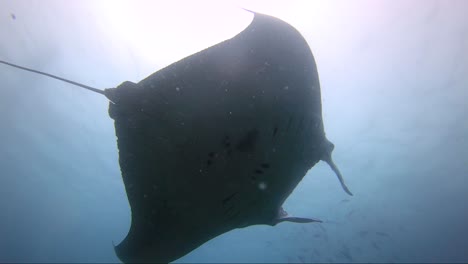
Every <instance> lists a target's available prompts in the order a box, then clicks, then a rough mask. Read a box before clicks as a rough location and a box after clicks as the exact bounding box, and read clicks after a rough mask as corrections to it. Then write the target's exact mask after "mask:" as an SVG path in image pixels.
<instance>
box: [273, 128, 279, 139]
mask: <svg viewBox="0 0 468 264" xmlns="http://www.w3.org/2000/svg"><path fill="white" fill-rule="evenodd" d="M276 133H278V125H275V127H273V138H274V137H275V136H276Z"/></svg>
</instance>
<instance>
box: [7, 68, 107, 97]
mask: <svg viewBox="0 0 468 264" xmlns="http://www.w3.org/2000/svg"><path fill="white" fill-rule="evenodd" d="M0 63H3V64H6V65H8V66H11V67H15V68H18V69H21V70H24V71H30V72H34V73H37V74H41V75H44V76H47V77H50V78H54V79H57V80H60V81H62V82H67V83H70V84H73V85H76V86H79V87H82V88H85V89H88V90H90V91H93V92H95V93H99V94H103V95H104V91H102V90H99V89H96V88H93V87H90V86H87V85H84V84H81V83H77V82H74V81H70V80H67V79H64V78H61V77H58V76H55V75H52V74H49V73H45V72H41V71H36V70H33V69H29V68H26V67H23V66H19V65H16V64H13V63H9V62H6V61H2V60H0Z"/></svg>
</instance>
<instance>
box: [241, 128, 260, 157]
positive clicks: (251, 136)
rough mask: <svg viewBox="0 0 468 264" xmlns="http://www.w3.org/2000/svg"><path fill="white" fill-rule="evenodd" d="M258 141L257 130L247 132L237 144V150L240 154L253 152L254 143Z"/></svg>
mask: <svg viewBox="0 0 468 264" xmlns="http://www.w3.org/2000/svg"><path fill="white" fill-rule="evenodd" d="M257 140H258V130H257V129H256V128H254V129H251V130H249V131H248V132H247V133H246V134H245V135H244V136H243V137H242V138H241V140H240V141H239V143H238V144H237V150H239V151H240V152H253V151H254V150H255V143H256V142H257Z"/></svg>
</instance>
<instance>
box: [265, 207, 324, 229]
mask: <svg viewBox="0 0 468 264" xmlns="http://www.w3.org/2000/svg"><path fill="white" fill-rule="evenodd" d="M281 222H293V223H313V222H318V223H322V220H320V219H314V218H306V217H296V216H290V215H289V214H288V212H286V211H285V210H284V209H283V207H280V209H279V210H278V216H277V217H276V218H275V219H274V220H273V224H272V225H273V226H274V225H277V224H279V223H281Z"/></svg>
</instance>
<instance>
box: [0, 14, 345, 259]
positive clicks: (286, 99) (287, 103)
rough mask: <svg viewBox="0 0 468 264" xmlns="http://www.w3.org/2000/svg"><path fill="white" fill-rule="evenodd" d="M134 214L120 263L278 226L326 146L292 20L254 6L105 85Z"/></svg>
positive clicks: (313, 76) (307, 56)
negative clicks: (135, 76)
mask: <svg viewBox="0 0 468 264" xmlns="http://www.w3.org/2000/svg"><path fill="white" fill-rule="evenodd" d="M1 62H2V63H3V64H8V65H11V66H14V67H17V68H21V69H24V70H28V71H32V72H36V73H40V74H44V75H47V76H49V77H52V78H56V79H59V80H62V81H66V82H69V83H72V84H74V85H78V86H81V87H83V88H86V89H89V90H92V91H94V92H97V93H100V94H103V95H105V96H106V97H107V98H108V99H109V100H110V103H109V115H110V117H111V118H112V119H114V120H115V131H116V135H117V139H118V140H117V143H118V149H119V163H120V168H121V172H122V179H123V182H124V184H125V189H126V192H127V196H128V200H129V203H130V207H131V212H132V222H131V227H130V231H129V232H128V235H127V236H126V238H125V239H124V240H123V241H122V242H121V243H120V244H118V245H117V246H115V251H116V254H117V255H118V257H119V258H120V260H122V261H123V262H170V261H173V260H176V259H178V258H180V257H182V256H184V255H185V254H187V253H189V252H190V251H192V250H194V249H196V248H197V247H199V246H200V245H202V244H203V243H205V242H206V241H208V240H210V239H212V238H214V237H216V236H219V235H221V234H223V233H225V232H228V231H230V230H232V229H235V228H242V227H247V226H251V225H256V224H265V225H272V226H274V225H276V224H278V223H280V222H283V221H291V222H298V223H308V222H319V221H320V220H315V219H312V218H302V217H293V216H288V214H287V213H286V212H285V211H284V210H283V208H282V204H283V202H284V201H285V200H286V198H287V197H288V196H289V195H290V194H291V192H292V191H293V190H294V188H295V187H296V186H297V184H298V183H299V182H300V181H301V180H302V178H303V177H304V176H305V174H306V173H307V171H308V170H309V169H311V168H312V167H313V166H314V165H315V164H316V163H317V162H318V161H320V160H323V161H325V162H326V163H328V164H329V165H330V167H331V168H332V170H333V171H334V172H335V174H336V175H337V176H338V178H339V180H340V182H341V185H342V187H343V188H344V190H345V191H346V192H347V193H348V194H350V195H351V192H350V191H349V190H348V188H347V187H346V185H345V184H344V182H343V178H342V176H341V174H340V172H339V170H338V168H337V167H336V166H335V164H334V163H333V161H332V157H331V153H332V151H333V148H334V145H333V144H332V143H331V142H330V141H328V140H327V138H326V137H325V132H324V128H323V122H322V109H321V108H322V106H321V95H320V84H319V77H318V73H317V68H316V65H315V61H314V57H313V55H312V53H311V51H310V48H309V46H308V45H307V42H306V41H305V40H304V38H303V37H302V36H301V34H300V33H299V32H298V31H297V30H296V29H294V28H293V27H292V26H290V25H289V24H287V23H285V22H283V21H281V20H279V19H277V18H274V17H271V16H267V15H263V14H259V13H254V19H253V21H252V23H251V24H250V25H249V26H248V27H247V28H246V29H245V30H244V31H242V32H241V33H239V34H238V35H236V36H235V37H233V38H231V39H229V40H226V41H224V42H221V43H219V44H217V45H214V46H212V47H210V48H207V49H205V50H203V51H200V52H198V53H196V54H193V55H191V56H189V57H187V58H184V59H182V60H180V61H178V62H175V63H173V64H172V65H169V66H168V67H166V68H164V69H162V70H160V71H157V72H155V73H153V74H152V75H150V76H149V77H147V78H146V79H144V80H142V81H140V82H139V83H131V82H124V83H122V84H121V85H119V86H118V87H117V88H110V89H105V90H104V91H102V90H98V89H96V88H92V87H89V86H86V85H82V84H79V83H76V82H72V81H69V80H66V79H63V78H60V77H57V76H54V75H51V74H47V73H43V72H39V71H36V70H31V69H28V68H24V67H21V66H18V65H14V64H11V63H8V62H5V61H1Z"/></svg>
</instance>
